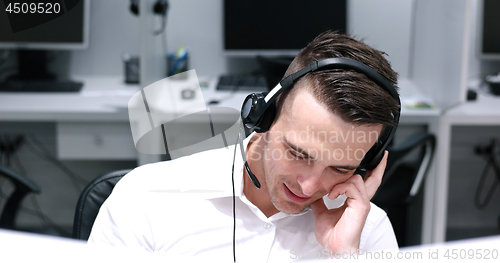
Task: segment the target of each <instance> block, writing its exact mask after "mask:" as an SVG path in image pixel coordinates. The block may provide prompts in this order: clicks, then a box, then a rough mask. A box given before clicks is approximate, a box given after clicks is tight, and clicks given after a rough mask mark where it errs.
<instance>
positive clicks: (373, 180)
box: [365, 151, 389, 199]
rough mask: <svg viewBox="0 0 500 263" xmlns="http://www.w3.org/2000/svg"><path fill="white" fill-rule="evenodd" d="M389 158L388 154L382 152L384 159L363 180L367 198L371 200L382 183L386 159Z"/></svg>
mask: <svg viewBox="0 0 500 263" xmlns="http://www.w3.org/2000/svg"><path fill="white" fill-rule="evenodd" d="M388 156H389V152H388V151H385V152H384V157H383V158H382V160H381V161H380V163H379V164H378V165H377V167H375V169H373V171H369V172H368V174H367V176H366V178H365V187H366V193H367V195H368V197H369V198H370V199H371V198H372V197H373V196H374V195H375V192H377V189H378V187H379V186H380V183H381V182H382V177H383V176H384V171H385V167H386V166H387V157H388Z"/></svg>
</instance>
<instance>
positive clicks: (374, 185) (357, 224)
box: [311, 151, 388, 253]
mask: <svg viewBox="0 0 500 263" xmlns="http://www.w3.org/2000/svg"><path fill="white" fill-rule="evenodd" d="M387 156H388V152H387V151H385V153H384V157H383V158H382V161H381V162H380V164H379V165H378V166H377V167H376V168H375V169H374V170H373V171H368V172H367V174H366V176H365V181H363V178H362V177H361V175H359V174H357V175H353V176H352V177H351V178H349V179H348V180H347V181H345V182H344V183H341V184H338V185H335V186H334V187H333V189H332V190H331V191H330V193H329V194H328V198H330V199H335V198H337V197H338V196H339V195H341V194H344V193H345V195H346V196H347V199H346V201H345V203H344V205H343V206H341V207H339V208H336V209H331V210H328V208H327V207H326V205H325V203H324V201H323V198H320V199H319V200H317V201H316V202H314V203H312V204H311V209H312V211H313V213H314V221H315V227H314V228H315V234H316V240H318V242H319V243H320V244H321V245H322V246H323V247H324V248H325V249H329V250H331V251H333V252H334V253H335V252H350V251H356V250H357V249H359V242H360V238H361V231H362V230H363V226H364V225H365V221H366V217H367V216H368V212H370V199H371V198H372V197H373V195H375V192H376V191H377V189H378V187H379V186H380V183H381V182H382V176H383V175H384V170H385V166H386V164H387Z"/></svg>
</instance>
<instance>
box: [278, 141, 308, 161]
mask: <svg viewBox="0 0 500 263" xmlns="http://www.w3.org/2000/svg"><path fill="white" fill-rule="evenodd" d="M284 141H285V143H286V144H287V145H288V147H290V148H292V149H294V150H295V151H297V152H299V153H300V154H303V155H305V156H306V157H307V158H309V159H311V160H314V158H312V157H311V156H310V155H309V154H307V153H306V151H304V150H303V149H302V148H300V147H299V146H297V145H294V144H291V143H290V142H289V141H288V140H287V139H286V138H284Z"/></svg>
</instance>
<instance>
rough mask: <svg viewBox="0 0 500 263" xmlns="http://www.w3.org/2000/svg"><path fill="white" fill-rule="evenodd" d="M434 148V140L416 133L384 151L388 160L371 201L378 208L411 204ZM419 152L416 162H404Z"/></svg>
mask: <svg viewBox="0 0 500 263" xmlns="http://www.w3.org/2000/svg"><path fill="white" fill-rule="evenodd" d="M435 147H436V137H435V136H434V135H432V134H430V133H427V132H418V133H416V134H413V135H412V136H410V137H409V138H407V139H406V140H405V141H404V142H402V143H400V144H398V145H393V146H391V147H389V148H388V151H389V157H388V160H387V166H386V169H385V174H384V177H383V179H382V183H381V185H380V187H379V189H378V191H377V193H376V194H375V196H374V197H373V198H372V200H371V201H372V202H373V203H375V204H377V205H378V206H380V207H382V208H383V207H387V206H391V205H395V204H398V203H400V204H403V203H406V204H409V203H411V202H413V200H414V198H415V196H416V195H417V194H418V192H419V191H420V189H421V188H422V184H423V183H424V179H425V176H426V174H427V172H428V170H429V167H430V165H431V162H432V159H433V156H434V151H435ZM415 151H419V152H417V153H418V156H417V158H416V161H413V162H411V163H405V162H404V161H405V160H404V158H405V157H406V156H408V155H409V154H410V153H413V152H415Z"/></svg>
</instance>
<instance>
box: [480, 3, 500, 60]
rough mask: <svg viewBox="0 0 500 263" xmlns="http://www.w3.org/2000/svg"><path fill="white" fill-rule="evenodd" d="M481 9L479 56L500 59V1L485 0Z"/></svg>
mask: <svg viewBox="0 0 500 263" xmlns="http://www.w3.org/2000/svg"><path fill="white" fill-rule="evenodd" d="M481 11H482V16H480V17H481V19H480V27H479V28H480V30H479V32H480V34H479V45H478V47H479V57H480V58H482V59H496V60H500V33H499V32H500V16H499V15H498V14H500V1H498V0H484V1H483V3H482V8H481Z"/></svg>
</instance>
